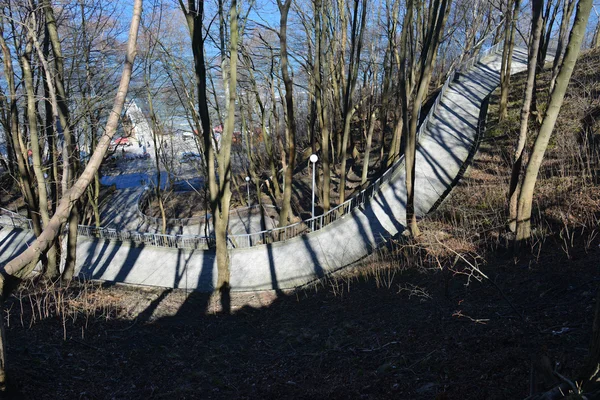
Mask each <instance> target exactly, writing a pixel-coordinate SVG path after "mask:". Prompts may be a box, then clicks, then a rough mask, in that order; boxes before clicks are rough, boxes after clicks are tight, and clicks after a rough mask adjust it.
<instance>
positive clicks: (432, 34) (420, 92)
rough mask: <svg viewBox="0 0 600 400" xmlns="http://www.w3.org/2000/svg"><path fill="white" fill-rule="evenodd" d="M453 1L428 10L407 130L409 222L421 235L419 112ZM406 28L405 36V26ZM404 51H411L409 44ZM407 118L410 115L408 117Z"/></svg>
mask: <svg viewBox="0 0 600 400" xmlns="http://www.w3.org/2000/svg"><path fill="white" fill-rule="evenodd" d="M450 3H451V1H448V0H436V1H434V3H433V7H432V8H431V9H430V10H429V11H428V12H429V16H428V19H429V22H428V28H427V32H426V35H425V36H424V44H423V50H422V53H421V57H420V64H421V68H420V76H419V81H418V84H417V93H416V96H415V98H414V99H413V101H412V105H413V107H412V112H411V116H410V122H409V126H408V131H407V133H408V135H407V138H406V148H405V150H404V157H405V162H406V224H407V227H408V228H409V229H410V233H411V234H412V235H413V236H418V235H419V234H420V231H419V228H418V226H417V218H416V215H415V167H416V151H417V126H418V123H419V113H420V110H421V105H422V103H423V98H424V96H425V94H426V92H427V87H426V85H427V83H428V82H429V79H430V76H431V73H432V71H433V62H434V60H435V57H434V54H435V53H436V52H437V49H438V47H439V44H440V42H441V39H442V34H443V31H444V26H445V25H446V21H447V20H448V15H449V11H450ZM409 20H410V19H409ZM402 31H403V36H404V29H403V30H402ZM407 40H408V35H406V36H404V37H403V45H404V44H406V42H407ZM404 51H407V49H406V47H405V49H404ZM402 60H403V62H402V63H401V65H405V61H404V60H406V55H405V54H404V55H402ZM401 82H402V84H403V85H404V86H406V79H405V78H401ZM406 93H407V92H406V87H404V88H403V89H401V94H402V95H403V104H407V101H406V100H405V99H406V97H407V96H406ZM404 107H406V106H405V105H403V110H405V108H404ZM405 118H407V116H406V117H405Z"/></svg>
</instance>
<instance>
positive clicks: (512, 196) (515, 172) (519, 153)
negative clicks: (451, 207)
mask: <svg viewBox="0 0 600 400" xmlns="http://www.w3.org/2000/svg"><path fill="white" fill-rule="evenodd" d="M531 6H532V18H531V32H532V36H531V40H530V43H529V62H528V64H527V84H526V87H525V99H524V101H523V108H522V109H521V127H520V130H519V141H518V142H517V146H516V148H515V155H514V162H513V166H512V173H511V175H510V184H509V188H508V204H509V223H508V225H509V229H510V230H511V231H512V232H514V231H515V229H516V227H517V194H518V190H517V189H518V185H519V177H520V175H521V166H522V165H523V149H524V148H525V143H526V141H527V130H528V125H529V113H530V108H531V100H532V99H533V92H534V91H535V70H536V68H537V56H538V53H539V46H540V38H541V34H542V6H543V3H542V2H541V1H533V2H531Z"/></svg>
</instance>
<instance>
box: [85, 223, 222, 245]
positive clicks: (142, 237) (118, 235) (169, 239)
mask: <svg viewBox="0 0 600 400" xmlns="http://www.w3.org/2000/svg"><path fill="white" fill-rule="evenodd" d="M77 234H78V235H81V236H85V237H89V238H95V239H103V240H114V241H120V242H130V243H135V244H142V245H149V246H157V247H169V248H175V249H208V248H209V247H212V245H213V244H214V243H213V242H214V239H213V238H211V237H205V236H198V235H163V234H160V233H151V232H136V231H119V230H117V229H113V228H105V227H100V228H96V227H95V226H86V225H79V226H78V227H77Z"/></svg>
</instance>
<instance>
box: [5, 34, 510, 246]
mask: <svg viewBox="0 0 600 400" xmlns="http://www.w3.org/2000/svg"><path fill="white" fill-rule="evenodd" d="M502 43H503V42H499V43H497V44H496V45H494V46H492V47H490V48H488V49H487V50H484V51H480V52H479V54H478V55H477V56H474V57H471V58H469V59H468V60H466V61H465V62H463V63H461V64H460V65H459V66H457V67H456V68H452V69H451V70H450V71H449V72H448V78H447V79H446V81H445V82H444V85H443V86H442V89H441V90H440V92H439V93H438V95H437V98H436V100H435V102H434V104H433V106H432V107H431V109H430V110H429V112H428V113H427V116H426V117H425V119H424V120H423V122H422V123H421V126H420V127H419V130H418V131H417V137H420V136H421V134H422V133H423V132H424V131H425V130H426V129H427V127H428V125H429V123H430V122H431V120H432V119H433V116H434V114H435V113H436V111H437V110H438V108H439V105H440V103H441V101H442V98H443V97H444V95H445V93H446V91H447V90H448V87H449V86H450V83H451V82H452V81H453V79H454V74H455V73H456V72H457V71H462V72H466V71H468V70H469V69H471V68H472V67H473V66H474V65H475V64H477V63H478V62H479V61H481V60H482V59H483V58H485V57H487V56H488V55H490V54H492V53H496V52H497V51H498V50H499V48H500V47H501V46H502ZM403 161H404V156H402V157H400V158H399V159H398V160H396V162H394V164H392V166H391V167H390V168H388V169H387V170H386V171H385V172H384V173H383V175H381V176H380V177H379V178H378V179H377V180H375V181H374V182H373V183H372V184H371V185H369V186H368V187H367V188H365V189H363V190H361V191H360V192H359V193H357V194H356V195H354V196H352V197H351V198H349V199H348V200H346V201H345V202H344V203H342V204H340V205H338V206H337V207H334V208H332V209H331V210H329V211H328V212H326V213H324V214H321V215H318V216H315V217H313V218H309V219H307V220H303V221H301V222H297V223H294V224H291V225H287V226H285V227H281V228H274V229H269V230H264V231H260V232H255V233H243V234H233V235H228V247H230V248H246V247H252V246H257V245H260V244H268V243H274V242H279V241H285V240H288V239H292V238H295V237H298V236H300V235H303V234H305V233H308V232H310V231H317V230H320V229H322V228H324V227H326V226H327V225H329V224H331V223H333V222H334V221H337V220H339V219H340V218H342V217H344V216H346V215H348V214H350V213H352V212H353V211H354V210H356V209H357V208H358V207H360V206H363V205H365V204H366V203H368V202H370V201H371V200H372V199H373V198H374V196H375V195H376V193H377V192H379V190H380V189H381V187H382V186H383V185H385V184H387V183H388V182H389V181H390V180H391V179H392V177H393V176H394V175H395V174H396V173H397V172H399V171H400V170H401V169H402V167H403V166H404V162H403ZM147 192H148V191H145V192H144V193H142V194H141V195H140V199H139V200H138V208H137V213H138V215H139V216H140V218H142V219H143V220H144V221H146V222H150V223H152V224H155V225H159V224H161V223H162V220H161V219H160V218H155V217H150V216H147V215H145V214H144V213H142V212H141V210H140V207H139V204H140V203H141V202H142V201H145V200H147V197H148V196H149V195H150V193H147ZM253 207H254V206H253ZM249 208H252V207H249ZM232 211H240V209H236V210H232ZM0 212H2V214H0V224H2V225H8V226H12V227H15V228H21V229H33V226H32V223H31V220H29V219H27V218H26V217H23V216H22V215H20V214H16V213H14V212H12V211H9V210H5V209H1V208H0ZM209 218H210V216H209ZM205 220H206V218H205V217H204V216H202V217H192V218H178V219H169V220H168V224H171V225H175V226H186V225H192V223H197V224H199V223H202V222H204V221H205ZM77 232H78V234H79V235H81V236H85V237H90V238H97V239H103V240H115V241H123V242H132V243H136V244H143V245H150V246H158V247H168V248H179V249H208V248H210V247H213V246H214V236H212V235H211V236H209V237H206V236H200V235H163V234H158V233H145V232H136V231H119V230H116V229H113V228H105V227H100V228H97V227H93V226H86V225H79V227H78V229H77Z"/></svg>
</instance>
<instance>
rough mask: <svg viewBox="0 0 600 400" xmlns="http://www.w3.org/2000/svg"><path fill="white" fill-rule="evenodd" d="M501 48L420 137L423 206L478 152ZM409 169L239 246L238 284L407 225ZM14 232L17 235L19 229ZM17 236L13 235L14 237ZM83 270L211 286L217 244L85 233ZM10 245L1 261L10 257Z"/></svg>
mask: <svg viewBox="0 0 600 400" xmlns="http://www.w3.org/2000/svg"><path fill="white" fill-rule="evenodd" d="M500 63H501V55H498V54H492V55H490V56H488V57H486V58H484V59H483V60H482V62H480V63H478V64H476V65H475V66H474V67H472V68H471V69H470V70H469V71H468V72H467V73H466V74H465V75H464V76H463V77H461V79H460V81H459V82H457V83H452V84H451V85H450V87H449V88H448V90H447V91H446V93H445V96H444V97H443V98H442V99H441V107H438V109H437V111H436V113H435V114H434V117H433V119H432V120H431V121H430V123H429V124H428V126H427V128H426V129H425V131H424V133H423V134H422V135H421V137H420V138H419V147H418V150H417V160H416V163H417V164H416V194H415V205H416V211H417V213H418V215H420V216H422V215H425V214H426V213H427V212H429V211H430V210H431V209H432V207H433V206H434V205H435V204H436V203H437V202H438V201H440V199H441V198H443V197H444V196H445V195H446V194H447V193H448V192H449V191H450V189H451V188H452V186H453V184H454V183H455V180H456V179H458V178H457V177H458V176H459V172H460V171H461V168H463V166H464V165H465V162H466V161H467V160H468V158H469V156H470V154H471V153H472V152H473V151H475V144H476V137H477V133H478V130H479V129H478V128H479V123H480V121H482V120H483V117H484V115H482V113H483V114H484V113H485V110H483V111H482V104H483V102H484V100H485V99H486V97H487V96H488V95H489V94H490V93H491V92H492V91H493V90H494V89H495V88H496V87H497V86H498V84H499V81H500V78H499V71H500ZM512 65H513V67H512V71H511V72H512V73H516V72H520V71H523V70H525V69H526V68H527V53H526V50H524V49H519V48H517V49H515V54H514V60H513V64H512ZM405 204H406V191H405V173H404V168H403V166H402V165H400V167H399V168H397V169H396V170H395V171H394V172H393V174H392V178H391V179H390V181H389V182H388V183H386V184H384V185H383V186H382V187H381V189H380V191H379V192H378V193H377V194H376V195H375V196H374V198H373V199H372V200H371V201H370V202H368V203H365V204H363V205H361V206H359V207H357V208H356V209H354V210H353V211H352V213H350V214H348V215H347V216H345V217H343V218H341V219H339V220H337V221H335V222H333V223H331V224H330V225H328V226H326V227H324V228H323V229H320V230H318V231H315V232H312V233H308V234H306V235H303V236H300V237H296V238H293V239H290V240H286V241H283V242H276V243H273V244H268V245H258V246H254V247H250V248H245V249H231V250H230V259H231V268H230V277H231V287H232V288H233V289H234V290H260V289H284V288H292V287H296V286H299V285H303V284H306V283H308V282H310V281H312V280H314V279H316V278H318V277H320V276H323V275H325V274H327V273H329V272H332V271H335V270H337V269H339V268H342V267H344V266H347V265H349V264H352V263H354V262H356V261H358V260H360V259H362V258H364V257H365V256H366V255H368V254H369V253H370V252H372V251H373V249H375V248H376V247H377V246H378V245H379V244H381V243H382V242H383V241H386V240H388V239H389V238H390V237H393V236H395V235H396V234H398V233H400V232H402V231H403V230H404V225H403V221H404V220H405V212H406V211H405ZM11 235H12V236H11ZM9 236H11V237H12V239H9ZM27 240H28V239H27V237H26V234H25V233H24V232H19V233H16V234H15V233H13V232H7V230H6V229H2V230H0V250H1V249H2V248H3V247H2V246H4V247H7V248H8V249H9V251H7V253H10V254H17V252H16V251H15V250H14V249H12V247H11V245H10V243H11V242H14V243H15V246H16V245H17V244H18V245H19V246H21V247H22V246H26V242H27ZM77 251H78V257H77V261H78V272H79V273H80V274H81V275H83V276H86V277H88V278H93V279H100V280H106V281H115V282H124V283H131V284H141V285H153V286H163V287H176V288H188V289H198V290H202V291H209V290H211V289H212V288H213V287H214V284H215V283H216V279H217V269H216V258H215V254H214V251H211V250H186V249H167V248H159V247H153V246H144V245H139V246H134V245H129V244H126V243H122V242H113V241H99V240H90V239H87V238H80V239H79V242H78V247H77ZM9 258H10V257H5V255H4V252H3V253H2V255H0V263H1V262H2V261H3V260H6V259H9Z"/></svg>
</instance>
